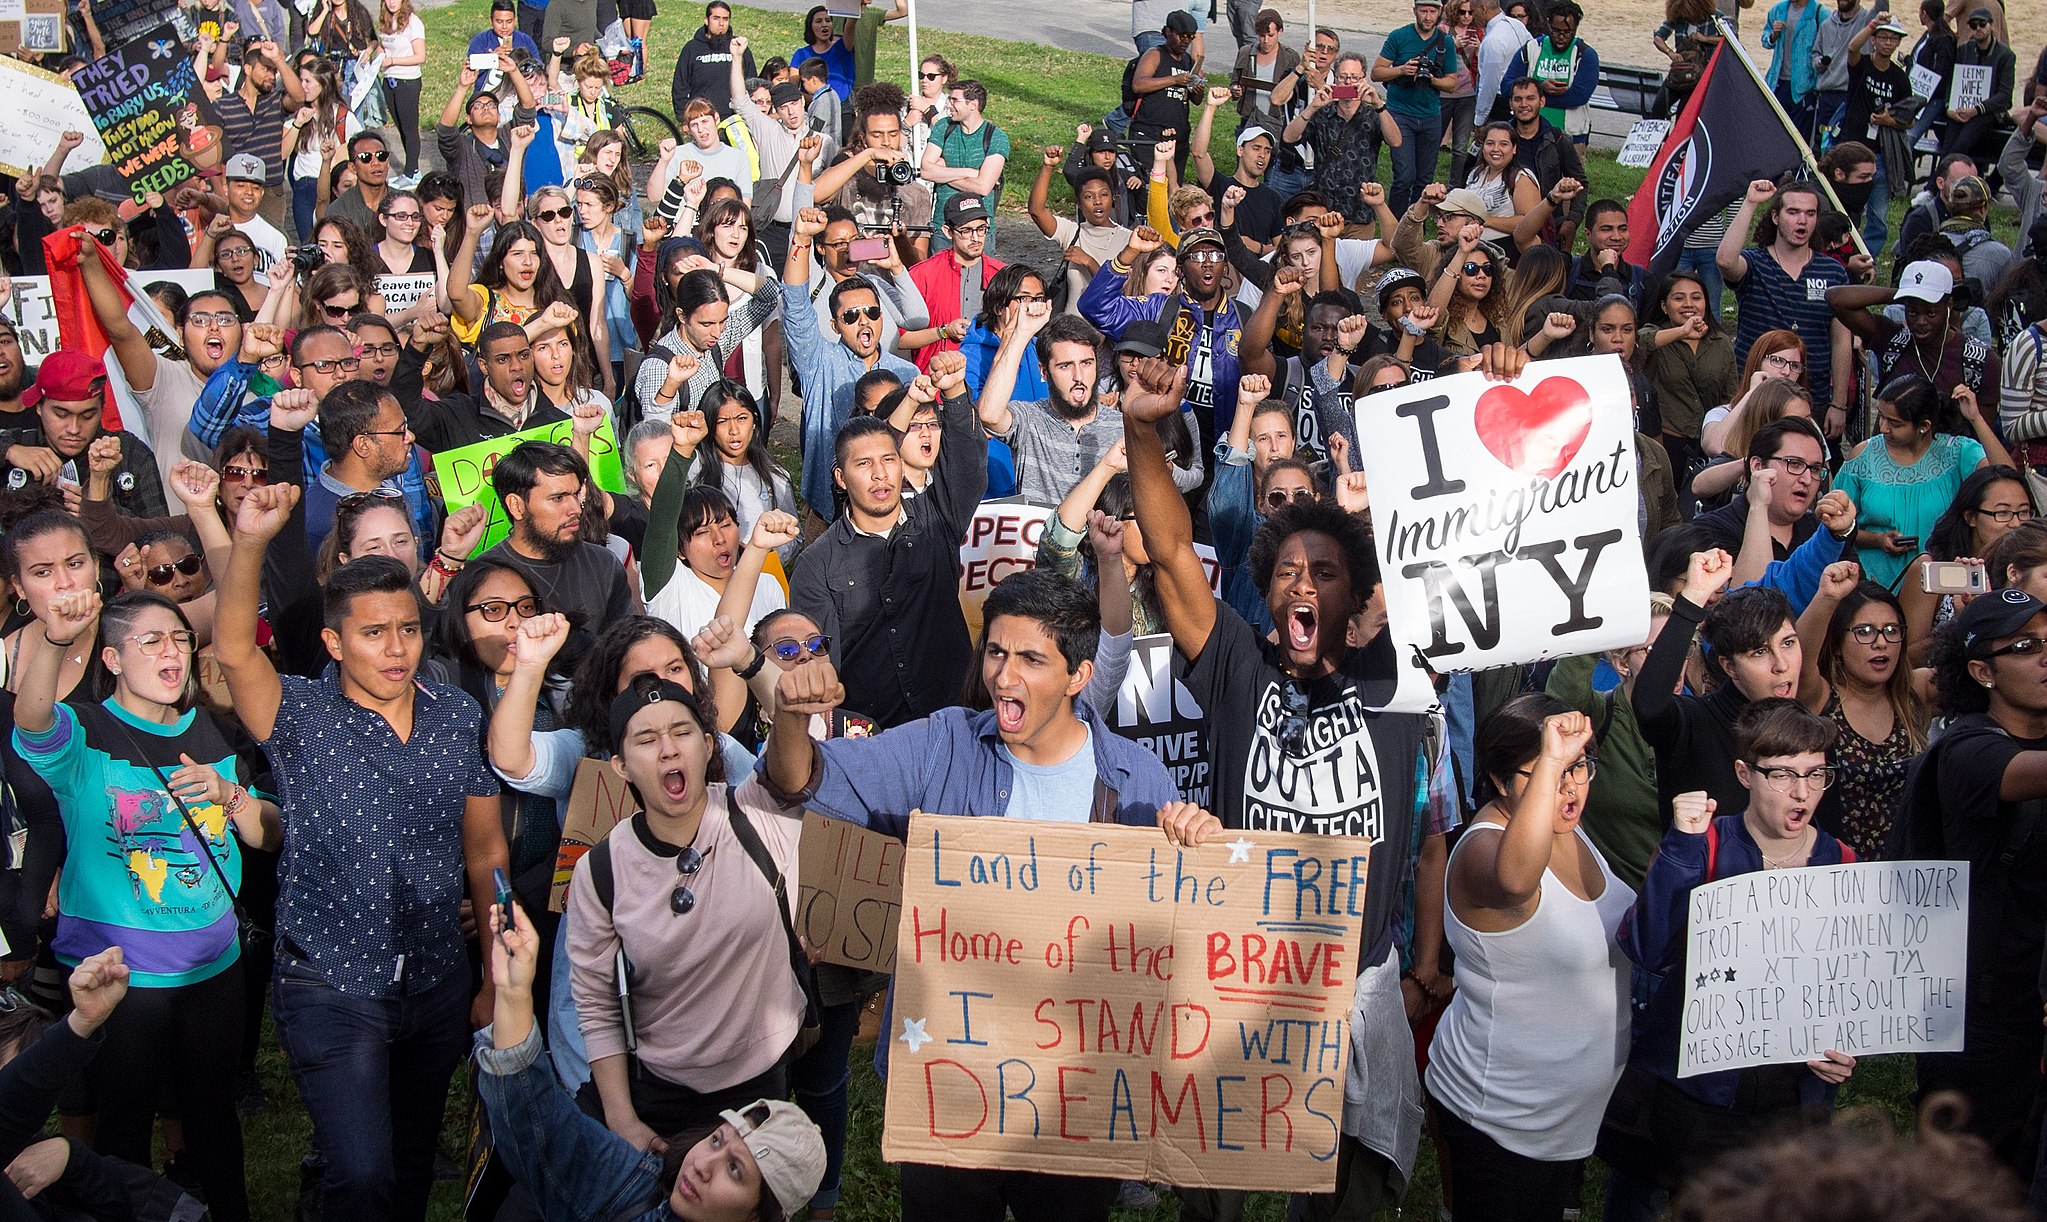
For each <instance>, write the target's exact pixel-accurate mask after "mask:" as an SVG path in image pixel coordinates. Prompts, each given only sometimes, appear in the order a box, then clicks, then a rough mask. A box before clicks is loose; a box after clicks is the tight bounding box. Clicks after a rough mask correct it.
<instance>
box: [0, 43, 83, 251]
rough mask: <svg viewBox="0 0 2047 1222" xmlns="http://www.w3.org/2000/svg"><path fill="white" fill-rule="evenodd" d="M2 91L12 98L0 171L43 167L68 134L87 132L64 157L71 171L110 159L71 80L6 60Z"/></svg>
mask: <svg viewBox="0 0 2047 1222" xmlns="http://www.w3.org/2000/svg"><path fill="white" fill-rule="evenodd" d="M0 91H4V94H5V96H6V98H7V100H8V110H7V122H6V123H4V124H0V173H7V174H12V175H15V176H17V177H19V176H20V175H23V174H31V173H35V172H36V171H38V170H41V169H42V168H43V163H44V162H45V161H48V160H49V157H50V154H51V153H53V152H55V151H56V149H57V137H58V136H60V135H62V134H63V133H65V132H81V133H83V134H84V136H85V142H84V143H83V144H80V145H79V146H78V147H77V148H75V149H72V150H71V155H70V156H69V157H66V158H65V159H64V170H65V172H66V173H71V172H73V171H76V170H82V169H84V168H85V167H87V166H89V165H98V164H99V163H100V162H102V161H104V160H106V156H107V146H106V145H105V144H104V143H102V142H101V141H100V137H99V132H98V130H96V129H95V128H94V127H93V125H92V115H91V114H89V113H87V111H86V109H85V103H84V102H83V101H82V100H80V98H79V96H78V87H77V86H75V85H73V84H72V83H71V82H69V81H67V80H65V79H64V78H63V77H61V76H58V75H57V74H56V73H54V72H46V71H44V70H43V69H41V68H38V67H36V66H35V65H34V64H26V63H23V62H22V61H20V60H18V59H8V58H0ZM32 204H33V201H31V206H32ZM15 283H16V285H17V286H18V285H19V284H20V281H19V280H17V281H16V282H15Z"/></svg>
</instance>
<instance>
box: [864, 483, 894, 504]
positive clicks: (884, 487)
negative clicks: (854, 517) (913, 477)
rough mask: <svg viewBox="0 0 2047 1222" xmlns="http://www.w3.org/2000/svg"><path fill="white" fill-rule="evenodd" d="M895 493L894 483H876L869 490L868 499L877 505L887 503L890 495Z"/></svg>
mask: <svg viewBox="0 0 2047 1222" xmlns="http://www.w3.org/2000/svg"><path fill="white" fill-rule="evenodd" d="M894 495H895V486H894V485H892V484H876V485H874V486H873V487H871V488H869V489H868V490H867V499H868V500H870V501H873V502H874V503H875V504H877V505H884V504H887V503H888V499H889V497H891V496H894Z"/></svg>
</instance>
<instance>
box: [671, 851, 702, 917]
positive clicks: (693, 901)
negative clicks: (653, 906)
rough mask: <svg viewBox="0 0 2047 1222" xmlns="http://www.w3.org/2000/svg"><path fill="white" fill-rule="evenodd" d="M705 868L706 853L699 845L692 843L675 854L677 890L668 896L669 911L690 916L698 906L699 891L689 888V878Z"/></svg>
mask: <svg viewBox="0 0 2047 1222" xmlns="http://www.w3.org/2000/svg"><path fill="white" fill-rule="evenodd" d="M703 868H704V855H703V854H702V853H701V852H698V851H697V846H695V845H690V846H689V847H688V848H686V849H684V850H683V851H682V852H680V853H678V854H676V856H675V876H676V879H677V880H678V881H677V882H676V884H675V890H674V891H673V892H672V893H670V894H669V896H668V911H670V912H672V913H674V914H675V915H677V916H688V915H689V913H690V911H691V910H692V909H694V908H695V907H696V906H697V893H696V892H694V891H692V890H690V889H689V883H688V881H687V880H688V879H692V878H695V877H696V876H697V871H698V870H701V869H703Z"/></svg>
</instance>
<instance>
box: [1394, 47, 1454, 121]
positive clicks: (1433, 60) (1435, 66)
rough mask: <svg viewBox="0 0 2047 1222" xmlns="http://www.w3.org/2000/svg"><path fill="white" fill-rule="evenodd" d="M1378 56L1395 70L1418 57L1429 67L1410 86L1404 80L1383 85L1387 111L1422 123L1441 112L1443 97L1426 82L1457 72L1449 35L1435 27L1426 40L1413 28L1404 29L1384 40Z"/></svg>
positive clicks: (1399, 79)
mask: <svg viewBox="0 0 2047 1222" xmlns="http://www.w3.org/2000/svg"><path fill="white" fill-rule="evenodd" d="M1379 54H1380V55H1383V56H1385V57H1386V62H1388V63H1390V64H1393V65H1394V66H1396V67H1397V66H1399V65H1401V64H1404V63H1406V62H1407V61H1409V60H1411V59H1413V58H1414V57H1416V56H1417V55H1419V56H1423V57H1425V59H1426V62H1427V64H1428V70H1427V71H1426V72H1425V73H1424V75H1422V76H1418V77H1416V78H1414V81H1413V83H1409V82H1408V80H1407V78H1406V77H1400V78H1398V79H1395V80H1391V81H1386V82H1384V86H1385V89H1386V109H1388V110H1390V111H1392V112H1394V113H1395V114H1402V115H1414V116H1415V117H1417V118H1423V119H1427V118H1431V117H1433V116H1435V115H1439V114H1441V113H1442V112H1443V104H1442V100H1441V99H1442V95H1441V94H1439V93H1437V92H1436V87H1435V86H1434V85H1431V84H1429V82H1428V78H1429V77H1433V76H1449V75H1450V74H1451V73H1453V72H1455V71H1457V46H1456V44H1455V43H1453V42H1451V41H1450V33H1449V31H1447V30H1445V29H1444V28H1443V27H1442V26H1437V27H1436V28H1435V30H1434V31H1433V32H1432V33H1430V35H1429V36H1428V37H1427V38H1423V37H1422V36H1421V33H1420V32H1419V31H1417V30H1416V29H1415V28H1414V27H1413V26H1412V25H1404V26H1401V27H1400V28H1399V29H1397V30H1395V31H1393V32H1392V33H1391V34H1388V35H1387V36H1386V41H1385V43H1384V44H1383V45H1381V47H1380V48H1379Z"/></svg>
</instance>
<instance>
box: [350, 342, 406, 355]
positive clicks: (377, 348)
mask: <svg viewBox="0 0 2047 1222" xmlns="http://www.w3.org/2000/svg"><path fill="white" fill-rule="evenodd" d="M356 352H357V354H358V355H361V356H381V357H392V356H397V355H398V345H396V344H393V343H389V342H386V343H382V344H364V345H362V346H361V347H360V348H357V349H356Z"/></svg>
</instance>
